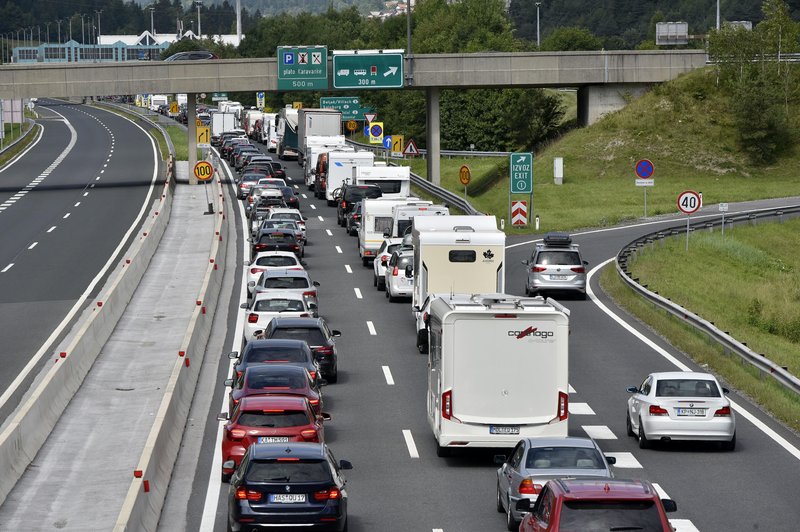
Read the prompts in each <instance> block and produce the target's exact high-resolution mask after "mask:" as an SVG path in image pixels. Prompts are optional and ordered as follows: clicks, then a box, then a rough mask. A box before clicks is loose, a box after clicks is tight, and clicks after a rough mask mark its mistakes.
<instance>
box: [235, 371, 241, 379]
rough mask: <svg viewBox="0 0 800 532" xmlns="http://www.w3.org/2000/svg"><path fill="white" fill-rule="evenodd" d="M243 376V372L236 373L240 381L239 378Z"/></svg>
mask: <svg viewBox="0 0 800 532" xmlns="http://www.w3.org/2000/svg"><path fill="white" fill-rule="evenodd" d="M241 376H242V372H241V371H237V372H236V378H237V379H238V378H239V377H241Z"/></svg>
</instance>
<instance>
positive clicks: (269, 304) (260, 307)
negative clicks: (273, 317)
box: [254, 299, 305, 312]
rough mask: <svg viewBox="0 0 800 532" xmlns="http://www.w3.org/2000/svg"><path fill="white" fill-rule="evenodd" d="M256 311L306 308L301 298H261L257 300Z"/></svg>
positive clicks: (284, 310) (300, 310)
mask: <svg viewBox="0 0 800 532" xmlns="http://www.w3.org/2000/svg"><path fill="white" fill-rule="evenodd" d="M254 310H255V311H256V312H302V311H304V310H305V307H304V306H303V302H302V301H300V300H299V299H261V300H258V301H256V308H255V309H254Z"/></svg>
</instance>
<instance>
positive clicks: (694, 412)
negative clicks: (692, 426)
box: [675, 408, 706, 417]
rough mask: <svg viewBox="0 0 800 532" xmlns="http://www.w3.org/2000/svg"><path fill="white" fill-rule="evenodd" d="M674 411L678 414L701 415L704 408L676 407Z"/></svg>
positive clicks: (703, 414)
mask: <svg viewBox="0 0 800 532" xmlns="http://www.w3.org/2000/svg"><path fill="white" fill-rule="evenodd" d="M675 413H676V414H678V415H679V416H703V417H705V415H706V409H705V408H676V409H675Z"/></svg>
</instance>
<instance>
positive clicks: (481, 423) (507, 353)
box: [426, 294, 569, 456]
mask: <svg viewBox="0 0 800 532" xmlns="http://www.w3.org/2000/svg"><path fill="white" fill-rule="evenodd" d="M430 309H431V310H430V318H429V329H428V330H429V343H430V349H429V353H428V392H427V401H426V402H427V412H428V423H429V425H430V427H431V430H432V431H433V434H434V436H435V438H436V441H437V454H438V455H439V456H446V455H448V454H449V453H450V451H451V450H452V449H461V448H465V447H513V446H514V445H516V444H517V442H518V441H519V440H520V439H521V438H528V437H536V436H542V437H550V438H553V437H563V436H567V429H568V427H567V425H568V417H569V374H568V369H569V367H568V366H569V346H568V344H569V310H568V309H567V308H565V307H564V306H562V305H560V304H559V303H558V302H556V301H553V300H552V299H547V300H545V299H543V298H541V297H534V298H526V297H518V296H513V295H508V294H477V295H468V294H454V295H449V296H445V297H440V298H437V299H435V300H434V301H433V302H432V303H431V306H430Z"/></svg>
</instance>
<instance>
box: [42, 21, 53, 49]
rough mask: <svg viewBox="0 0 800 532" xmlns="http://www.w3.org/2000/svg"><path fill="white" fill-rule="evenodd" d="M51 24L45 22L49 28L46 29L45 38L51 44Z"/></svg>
mask: <svg viewBox="0 0 800 532" xmlns="http://www.w3.org/2000/svg"><path fill="white" fill-rule="evenodd" d="M50 24H51V23H50V22H45V23H44V25H45V26H46V27H47V30H46V31H45V33H46V34H47V35H45V38H46V39H47V44H50Z"/></svg>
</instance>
